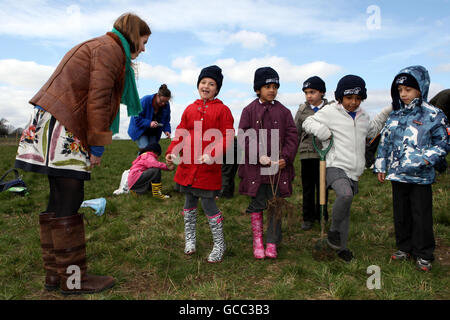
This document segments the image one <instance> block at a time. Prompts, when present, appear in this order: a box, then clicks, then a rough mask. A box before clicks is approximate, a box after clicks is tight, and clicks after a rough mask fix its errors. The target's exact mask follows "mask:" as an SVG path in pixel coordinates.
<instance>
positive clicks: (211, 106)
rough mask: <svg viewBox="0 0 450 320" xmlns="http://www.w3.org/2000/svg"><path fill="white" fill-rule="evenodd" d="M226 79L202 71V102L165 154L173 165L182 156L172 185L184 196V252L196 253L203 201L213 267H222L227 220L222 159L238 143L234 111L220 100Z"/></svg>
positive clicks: (186, 115)
mask: <svg viewBox="0 0 450 320" xmlns="http://www.w3.org/2000/svg"><path fill="white" fill-rule="evenodd" d="M222 80H223V75H222V70H221V69H220V68H219V67H217V66H210V67H206V68H204V69H203V70H202V71H201V72H200V76H199V77H198V82H197V89H198V92H199V95H200V99H198V100H196V101H194V103H192V104H190V105H189V106H188V107H187V108H186V109H185V110H184V112H183V115H182V116H181V122H180V124H179V125H178V127H177V129H176V131H175V138H174V139H173V141H172V143H171V144H170V146H169V147H168V148H167V152H166V161H167V163H168V164H169V165H172V164H173V162H174V161H175V160H176V159H177V157H178V155H180V156H181V162H180V163H179V165H178V168H177V171H176V173H175V178H174V180H175V182H176V183H177V184H178V185H179V186H180V191H181V192H183V193H185V194H186V200H185V204H184V210H183V215H184V226H185V249H184V252H185V253H186V254H193V253H194V252H195V250H196V247H195V246H196V221H197V205H198V200H199V199H200V200H201V202H202V207H203V210H204V211H205V213H206V215H207V216H208V222H209V226H210V228H211V232H212V235H213V241H214V247H213V250H212V252H211V253H210V255H209V256H208V262H211V263H215V262H221V261H222V259H223V255H224V252H225V248H226V246H225V240H224V235H223V222H222V220H223V217H222V213H221V212H220V210H219V209H218V208H217V205H216V202H215V197H216V195H217V194H218V193H219V191H220V189H221V187H222V173H221V167H222V165H221V163H222V160H223V155H224V154H225V150H226V146H227V145H231V143H233V138H234V129H233V122H234V119H233V116H232V114H231V111H230V109H228V107H227V106H226V105H224V104H223V103H222V101H220V100H219V99H217V98H216V96H217V95H218V93H219V91H220V88H221V86H222ZM212 137H214V140H212ZM211 141H213V142H211Z"/></svg>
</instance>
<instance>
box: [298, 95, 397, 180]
mask: <svg viewBox="0 0 450 320" xmlns="http://www.w3.org/2000/svg"><path fill="white" fill-rule="evenodd" d="M391 111H392V106H388V107H386V108H384V109H383V110H382V111H381V112H380V113H379V114H377V115H376V116H375V118H374V119H373V120H370V118H369V115H368V114H367V113H366V112H365V111H364V110H363V109H362V108H361V107H359V108H358V109H356V110H355V112H356V117H355V119H354V120H353V118H352V117H351V116H350V115H349V114H348V112H347V110H345V108H344V107H343V106H342V104H340V103H331V104H329V105H327V106H325V107H323V108H322V109H321V110H319V111H318V112H316V113H315V114H314V115H313V116H310V117H308V118H307V119H306V120H305V121H304V122H303V125H302V127H303V129H304V130H305V131H306V132H307V133H309V134H313V135H315V136H316V137H317V138H318V139H319V140H322V141H324V142H323V146H324V148H326V147H327V146H328V144H329V140H328V139H330V137H331V135H333V146H332V147H331V149H330V151H329V152H328V154H327V156H326V162H327V168H330V167H335V168H340V169H342V170H344V171H345V173H346V174H347V176H348V177H349V178H350V179H352V180H354V181H358V180H359V177H360V176H361V175H362V173H363V172H364V167H365V163H366V161H365V156H364V155H365V150H366V139H367V138H373V137H375V136H376V135H377V133H378V132H380V131H381V129H382V128H383V126H384V124H385V122H386V119H387V118H388V116H389V114H390V112H391ZM326 140H328V141H326Z"/></svg>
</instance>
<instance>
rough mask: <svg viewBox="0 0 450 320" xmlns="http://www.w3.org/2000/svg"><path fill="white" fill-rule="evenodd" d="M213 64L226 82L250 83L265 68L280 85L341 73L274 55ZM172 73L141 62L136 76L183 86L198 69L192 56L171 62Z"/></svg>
mask: <svg viewBox="0 0 450 320" xmlns="http://www.w3.org/2000/svg"><path fill="white" fill-rule="evenodd" d="M214 64H217V65H218V66H219V67H220V68H222V72H223V74H224V77H225V78H226V81H227V82H228V81H233V82H236V83H246V84H251V83H253V77H254V73H255V71H256V69H258V68H260V67H264V66H271V67H272V68H274V69H275V70H276V71H277V72H278V74H279V76H280V81H281V83H283V81H284V82H300V81H303V80H304V79H306V78H308V77H310V76H313V75H318V76H320V77H322V78H327V77H329V76H331V75H334V74H336V73H338V72H339V71H341V69H342V68H341V67H340V66H338V65H334V64H329V63H327V62H324V61H314V62H311V63H307V64H303V65H294V64H292V63H291V62H290V61H289V60H288V59H286V58H283V57H277V56H270V57H265V58H254V59H250V60H244V61H236V60H235V59H219V60H217V61H216V62H214ZM172 67H173V68H174V69H179V71H178V70H173V69H171V68H169V67H166V66H160V65H157V66H152V65H149V64H147V63H144V62H141V63H139V66H138V70H139V71H138V74H139V77H140V78H143V79H154V80H156V81H158V82H164V83H167V84H176V83H185V84H192V83H195V82H196V81H197V77H198V75H199V73H200V70H201V68H200V67H198V66H197V65H196V63H195V62H194V61H193V57H186V58H177V59H175V60H174V61H173V62H172Z"/></svg>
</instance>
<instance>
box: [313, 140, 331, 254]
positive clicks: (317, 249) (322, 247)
mask: <svg viewBox="0 0 450 320" xmlns="http://www.w3.org/2000/svg"><path fill="white" fill-rule="evenodd" d="M313 146H314V149H316V151H317V153H318V154H319V157H320V177H319V185H320V199H319V204H320V239H319V240H317V241H316V243H315V244H314V247H313V252H312V254H313V258H314V259H316V260H319V261H320V260H332V259H334V258H335V257H336V253H335V251H334V250H333V249H332V248H330V247H329V246H328V243H327V239H326V238H325V219H324V214H325V205H326V169H327V167H326V155H327V153H328V151H330V149H331V147H332V146H333V136H331V139H330V143H329V144H328V146H327V147H326V148H325V149H320V148H319V147H318V146H317V143H316V137H315V136H313Z"/></svg>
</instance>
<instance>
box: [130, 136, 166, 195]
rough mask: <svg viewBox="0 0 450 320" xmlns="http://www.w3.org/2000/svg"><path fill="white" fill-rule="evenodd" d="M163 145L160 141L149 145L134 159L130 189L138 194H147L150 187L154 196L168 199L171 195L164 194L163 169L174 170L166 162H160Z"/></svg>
mask: <svg viewBox="0 0 450 320" xmlns="http://www.w3.org/2000/svg"><path fill="white" fill-rule="evenodd" d="M160 155H161V146H160V145H159V144H158V143H152V144H149V145H147V147H145V148H144V149H140V150H139V156H138V157H137V158H136V159H135V160H134V161H133V164H132V166H131V168H130V172H129V174H128V190H131V191H134V192H136V193H137V194H145V193H146V192H147V191H148V190H149V189H150V188H151V189H152V194H153V196H154V197H156V198H159V199H168V198H170V196H169V195H165V194H162V192H161V190H162V183H161V170H173V168H168V167H167V165H166V164H165V163H162V162H159V161H158V157H159V156H160Z"/></svg>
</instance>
